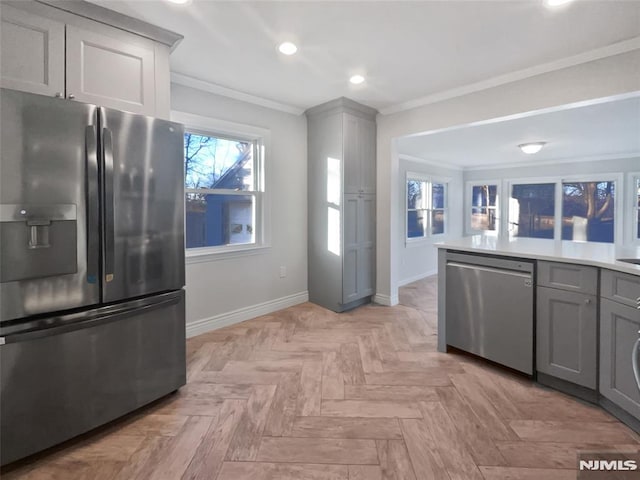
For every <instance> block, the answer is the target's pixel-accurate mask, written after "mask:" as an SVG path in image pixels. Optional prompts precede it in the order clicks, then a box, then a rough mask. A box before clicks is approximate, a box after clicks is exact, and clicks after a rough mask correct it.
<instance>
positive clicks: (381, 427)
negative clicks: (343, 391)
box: [291, 417, 402, 440]
mask: <svg viewBox="0 0 640 480" xmlns="http://www.w3.org/2000/svg"><path fill="white" fill-rule="evenodd" d="M291 436H293V437H317V438H363V439H367V438H368V439H381V440H384V439H389V440H402V431H401V430H400V425H399V424H398V420H397V419H395V418H362V417H355V418H348V417H297V418H296V419H295V421H294V423H293V428H292V430H291Z"/></svg>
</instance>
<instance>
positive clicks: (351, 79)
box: [349, 75, 364, 85]
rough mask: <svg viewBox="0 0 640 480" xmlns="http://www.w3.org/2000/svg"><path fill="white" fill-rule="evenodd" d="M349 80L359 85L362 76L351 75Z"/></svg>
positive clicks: (362, 79) (362, 78)
mask: <svg viewBox="0 0 640 480" xmlns="http://www.w3.org/2000/svg"><path fill="white" fill-rule="evenodd" d="M349 81H350V82H351V83H353V84H354V85H360V84H361V83H362V82H364V77H363V76H362V75H353V76H352V77H351V78H350V79H349Z"/></svg>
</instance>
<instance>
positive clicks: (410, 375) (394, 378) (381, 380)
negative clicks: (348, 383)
mask: <svg viewBox="0 0 640 480" xmlns="http://www.w3.org/2000/svg"><path fill="white" fill-rule="evenodd" d="M365 379H366V381H367V384H369V385H422V386H426V387H446V386H447V385H451V379H450V378H449V375H447V373H446V372H444V371H442V370H440V369H438V368H425V369H423V370H422V371H421V372H385V373H367V374H366V375H365Z"/></svg>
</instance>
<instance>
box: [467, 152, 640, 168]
mask: <svg viewBox="0 0 640 480" xmlns="http://www.w3.org/2000/svg"><path fill="white" fill-rule="evenodd" d="M626 158H640V152H628V153H611V154H608V155H594V156H592V157H576V158H556V159H549V160H538V161H533V160H532V161H529V162H520V163H518V162H509V163H493V164H491V165H479V166H477V167H476V166H474V167H464V168H463V169H462V170H464V171H465V172H472V171H478V170H499V169H503V168H522V167H537V166H539V165H563V164H567V163H585V162H597V161H600V162H602V161H607V160H624V159H626Z"/></svg>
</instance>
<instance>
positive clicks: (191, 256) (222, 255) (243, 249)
mask: <svg viewBox="0 0 640 480" xmlns="http://www.w3.org/2000/svg"><path fill="white" fill-rule="evenodd" d="M270 248H271V245H265V244H262V245H238V246H236V245H229V246H224V247H212V248H206V247H204V248H192V249H188V250H186V251H185V263H186V264H187V265H191V264H194V263H206V262H216V261H218V260H227V259H230V258H237V257H248V256H251V255H261V254H264V253H266V252H267V250H269V249H270Z"/></svg>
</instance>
